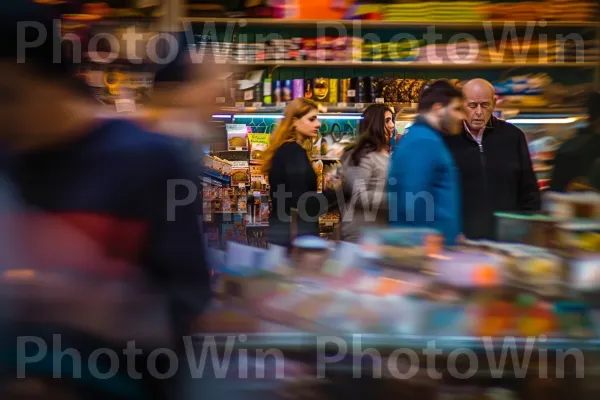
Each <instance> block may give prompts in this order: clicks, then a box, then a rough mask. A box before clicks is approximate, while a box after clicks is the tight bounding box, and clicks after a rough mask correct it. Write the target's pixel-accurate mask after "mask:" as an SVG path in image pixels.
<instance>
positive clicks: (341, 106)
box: [337, 103, 348, 108]
mask: <svg viewBox="0 0 600 400" xmlns="http://www.w3.org/2000/svg"><path fill="white" fill-rule="evenodd" d="M337 106H338V107H339V108H346V107H348V103H337Z"/></svg>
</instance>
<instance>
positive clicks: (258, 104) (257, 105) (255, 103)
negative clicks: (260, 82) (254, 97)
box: [252, 101, 263, 108]
mask: <svg viewBox="0 0 600 400" xmlns="http://www.w3.org/2000/svg"><path fill="white" fill-rule="evenodd" d="M262 105H263V103H262V102H260V101H255V102H254V103H252V107H254V108H260V107H262Z"/></svg>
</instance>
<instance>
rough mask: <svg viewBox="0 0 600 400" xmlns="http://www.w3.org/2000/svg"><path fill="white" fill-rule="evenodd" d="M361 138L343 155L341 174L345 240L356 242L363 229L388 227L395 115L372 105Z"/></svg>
mask: <svg viewBox="0 0 600 400" xmlns="http://www.w3.org/2000/svg"><path fill="white" fill-rule="evenodd" d="M362 117H363V118H362V120H361V122H360V125H359V130H358V132H359V139H358V142H357V143H356V144H355V145H353V146H352V147H350V148H348V149H346V151H345V152H344V155H343V156H342V160H341V161H342V167H341V171H340V175H341V178H342V187H343V190H344V198H345V202H344V204H341V205H340V210H341V213H342V240H344V241H349V242H356V241H358V240H359V238H360V232H361V230H362V229H363V228H368V227H373V226H386V225H387V224H388V207H387V190H386V184H387V176H388V165H389V159H390V139H391V137H392V134H393V132H394V113H393V111H392V109H391V108H389V107H387V106H385V105H383V104H373V105H371V106H369V107H368V108H367V109H366V110H365V111H364V113H363V116H362Z"/></svg>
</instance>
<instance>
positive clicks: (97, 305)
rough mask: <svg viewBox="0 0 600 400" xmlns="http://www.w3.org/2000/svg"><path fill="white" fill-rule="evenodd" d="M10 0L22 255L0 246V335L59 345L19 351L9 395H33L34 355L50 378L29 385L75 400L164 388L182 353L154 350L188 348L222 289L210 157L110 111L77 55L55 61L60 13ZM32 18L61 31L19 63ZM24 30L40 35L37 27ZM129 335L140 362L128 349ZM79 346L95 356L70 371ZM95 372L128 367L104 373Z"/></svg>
mask: <svg viewBox="0 0 600 400" xmlns="http://www.w3.org/2000/svg"><path fill="white" fill-rule="evenodd" d="M3 6H4V7H2V13H1V17H0V31H1V32H2V36H3V38H4V39H5V42H4V43H3V45H2V52H1V53H0V58H1V60H0V72H1V73H0V93H2V100H3V101H2V105H1V107H0V142H1V144H2V147H3V148H4V149H5V150H6V152H7V153H6V154H7V155H8V158H7V160H6V163H5V167H6V171H7V176H8V177H9V179H10V182H11V184H12V186H13V188H14V195H15V197H16V198H17V201H18V202H19V204H18V207H12V208H10V209H5V210H3V213H2V219H3V223H10V224H12V225H11V226H12V227H14V230H13V231H12V232H11V237H10V240H11V242H10V243H12V246H11V249H10V250H11V251H12V252H13V253H16V256H17V257H10V256H13V255H15V254H7V252H6V250H7V249H6V248H3V253H2V254H0V258H1V259H0V265H1V267H2V268H3V271H2V272H3V275H2V280H1V281H0V282H1V284H2V291H1V295H2V296H3V304H4V305H5V306H8V307H10V311H11V315H10V319H9V320H8V321H3V322H5V323H6V324H8V325H7V327H6V328H7V329H3V331H2V343H1V345H2V350H4V351H7V350H9V351H10V350H12V351H13V352H14V351H15V349H14V347H17V341H16V336H21V337H23V336H35V337H37V338H39V340H41V341H42V342H43V345H45V346H47V352H46V353H43V354H39V352H38V350H39V349H38V348H37V346H36V345H35V344H33V345H32V346H30V347H28V348H27V349H26V352H25V353H21V354H19V350H22V349H17V350H16V351H17V354H16V356H20V357H19V358H18V359H17V358H10V359H7V358H4V359H3V362H4V364H3V365H2V367H3V368H4V370H3V372H5V374H4V376H3V377H2V378H4V379H6V380H7V382H6V384H4V385H2V390H3V391H4V393H3V394H4V395H3V396H2V398H8V395H11V396H15V397H14V398H21V397H20V396H19V393H21V392H19V388H18V387H16V386H19V385H23V384H26V383H27V381H28V380H27V379H26V380H24V381H23V380H18V381H17V380H14V378H15V377H16V374H15V373H16V368H17V367H16V365H17V364H19V365H21V366H23V364H22V363H23V362H24V361H25V360H24V358H25V357H33V358H29V360H30V362H29V363H28V364H27V365H25V367H26V368H25V374H26V376H27V377H28V378H30V380H34V381H35V380H38V379H39V380H40V381H41V382H43V384H40V383H39V382H36V383H35V385H32V386H30V387H29V388H27V389H26V390H25V392H27V393H29V394H31V393H32V390H34V389H32V388H36V390H38V391H39V393H37V395H38V397H39V398H44V399H51V398H63V397H61V396H62V395H63V392H62V389H63V388H67V391H68V396H69V397H68V398H75V399H79V398H86V399H96V398H99V399H100V398H102V399H125V398H143V399H152V398H156V399H161V398H165V396H166V393H165V391H166V389H165V388H166V387H167V386H168V385H169V384H170V383H171V380H165V381H159V380H158V375H157V374H154V375H153V376H152V375H151V374H150V369H152V367H151V366H149V365H153V364H152V363H154V365H156V370H157V371H158V372H159V373H164V372H166V371H167V370H168V369H169V367H170V364H171V361H170V360H169V359H168V357H167V358H166V357H163V356H165V354H163V355H162V356H159V357H158V358H157V359H156V360H151V358H152V357H149V356H150V352H151V351H152V350H154V349H157V348H165V349H171V351H179V352H180V353H179V354H181V351H182V348H183V340H182V336H183V335H187V334H188V333H189V330H190V325H191V322H192V320H193V319H195V318H196V317H197V316H199V315H200V314H201V313H202V312H203V311H204V309H205V307H206V306H207V304H208V302H209V298H210V281H209V271H208V270H207V266H206V264H205V257H204V248H203V245H202V244H203V240H202V235H201V232H200V229H199V224H198V218H199V215H200V213H201V204H200V199H197V200H196V194H197V192H198V189H197V187H199V186H198V182H197V179H198V175H199V173H198V168H197V166H198V165H197V164H195V163H193V162H190V161H189V160H190V157H189V155H188V154H185V153H184V151H183V150H182V149H183V148H184V147H183V146H181V145H180V143H179V140H178V139H177V138H174V137H168V136H163V135H159V134H152V133H148V132H147V131H145V130H142V129H140V128H139V127H138V126H136V125H134V124H133V123H131V122H127V121H124V120H118V119H114V120H101V119H99V118H98V117H97V115H98V114H99V112H100V110H99V108H98V107H102V106H101V105H100V103H98V102H97V101H96V100H95V99H94V98H93V97H91V96H90V94H89V93H88V91H87V87H86V86H85V85H84V84H83V83H81V82H80V81H79V80H77V79H76V78H73V74H72V72H73V71H72V65H69V63H68V62H65V61H64V60H63V62H60V63H56V62H53V55H54V50H55V49H53V45H54V43H57V42H59V41H57V39H56V35H57V34H58V32H57V30H56V29H55V27H54V25H53V22H52V20H53V18H54V15H52V14H50V13H48V9H47V8H46V7H45V6H43V5H40V4H35V3H33V2H31V1H29V0H23V1H19V2H10V4H9V3H3ZM20 21H35V22H38V23H40V24H42V25H43V26H44V27H45V29H46V30H47V33H48V37H47V40H46V41H44V43H42V44H41V45H39V46H37V47H35V48H29V49H27V51H26V52H25V62H22V63H17V54H19V50H20V49H18V48H17V46H18V44H19V41H18V40H17V39H18V37H17V25H18V23H19V22H20ZM25 33H26V34H25V38H26V39H27V40H28V41H33V40H35V39H36V38H37V35H38V32H37V31H36V30H34V29H32V30H30V31H26V32H25ZM21 50H22V49H21ZM20 61H22V60H20ZM173 180H185V182H187V186H185V185H176V184H173V182H174V181H173ZM190 187H191V188H190ZM190 196H192V197H190ZM181 199H187V201H181ZM194 200H195V201H194ZM177 201H179V202H177ZM175 204H178V206H177V207H175V206H174V205H175ZM6 239H7V238H2V240H6ZM54 335H60V336H59V338H60V340H61V341H60V342H59V343H58V344H57V343H56V342H53V338H55V336H54ZM130 341H135V343H134V345H135V348H136V349H137V352H135V353H133V354H134V357H133V358H134V360H135V361H131V358H130V356H126V355H125V353H124V351H125V350H126V349H127V348H128V343H129V342H130ZM58 345H59V346H60V348H56V347H57V346H58ZM69 348H71V349H75V350H76V351H77V354H78V357H80V359H81V360H82V362H81V364H80V366H81V368H82V369H83V371H82V373H81V376H79V374H78V373H77V372H78V366H77V364H73V363H74V362H75V361H73V360H72V358H71V357H70V356H69V355H66V356H64V357H62V358H59V360H61V361H62V363H61V365H62V367H61V368H60V369H59V370H57V369H58V368H59V367H58V364H57V363H56V359H57V358H56V357H55V356H54V355H53V351H58V352H60V351H64V350H65V349H69ZM98 349H112V350H113V351H114V352H113V354H116V356H117V357H118V360H113V359H109V358H108V357H106V356H105V357H102V356H101V357H99V358H96V360H95V361H93V358H92V357H91V355H92V354H94V351H96V350H98ZM13 354H14V353H13ZM171 354H172V353H171ZM37 356H39V358H37ZM34 359H35V360H36V362H34V361H33V360H34ZM88 361H89V362H88ZM115 361H118V363H117V364H116V365H118V367H119V369H118V371H115V370H113V369H111V368H114V367H115V364H114V363H115ZM148 361H150V363H148ZM74 368H75V369H74ZM94 368H98V370H99V371H102V372H103V373H106V371H107V370H110V371H115V372H117V373H116V375H113V376H112V377H111V378H110V379H102V378H99V376H98V373H95V372H94V371H95V369H94ZM132 371H133V372H132ZM21 372H23V371H21ZM53 376H58V377H60V378H62V379H52V378H53ZM140 378H141V379H140ZM15 385H16V386H15ZM25 392H23V393H25ZM34 393H36V392H35V390H34ZM38 397H34V398H38ZM64 398H67V397H64Z"/></svg>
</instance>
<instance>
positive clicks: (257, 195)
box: [252, 192, 261, 197]
mask: <svg viewBox="0 0 600 400" xmlns="http://www.w3.org/2000/svg"><path fill="white" fill-rule="evenodd" d="M252 195H253V196H254V197H260V196H261V193H260V192H253V193H252Z"/></svg>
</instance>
